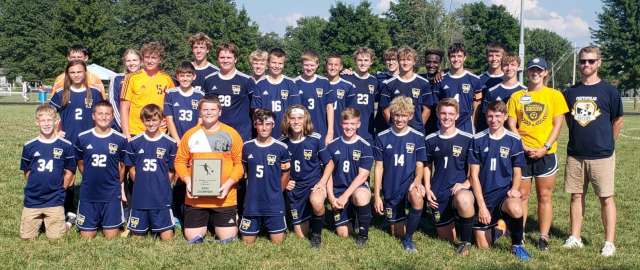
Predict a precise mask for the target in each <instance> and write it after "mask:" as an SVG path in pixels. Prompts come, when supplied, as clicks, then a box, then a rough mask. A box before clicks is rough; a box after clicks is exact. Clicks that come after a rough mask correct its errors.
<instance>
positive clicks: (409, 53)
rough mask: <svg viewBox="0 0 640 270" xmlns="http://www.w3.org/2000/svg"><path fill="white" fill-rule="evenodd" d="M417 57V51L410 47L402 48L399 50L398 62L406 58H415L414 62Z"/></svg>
mask: <svg viewBox="0 0 640 270" xmlns="http://www.w3.org/2000/svg"><path fill="white" fill-rule="evenodd" d="M416 56H417V53H416V50H414V49H413V48H411V47H409V46H402V47H400V49H399V50H398V60H400V58H404V57H411V58H413V60H416Z"/></svg>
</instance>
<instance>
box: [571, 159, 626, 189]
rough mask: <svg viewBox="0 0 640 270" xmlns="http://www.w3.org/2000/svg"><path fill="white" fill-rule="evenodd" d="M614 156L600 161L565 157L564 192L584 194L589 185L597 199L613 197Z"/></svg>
mask: <svg viewBox="0 0 640 270" xmlns="http://www.w3.org/2000/svg"><path fill="white" fill-rule="evenodd" d="M615 168H616V154H615V153H614V154H613V155H611V156H610V157H608V158H601V159H579V158H576V157H572V156H567V166H566V167H565V169H566V171H565V176H564V190H565V191H566V192H568V193H581V194H585V193H586V192H587V188H588V185H589V183H591V184H592V185H593V190H594V191H595V193H596V195H597V196H598V197H601V198H604V197H610V196H613V190H614V181H613V179H614V175H615Z"/></svg>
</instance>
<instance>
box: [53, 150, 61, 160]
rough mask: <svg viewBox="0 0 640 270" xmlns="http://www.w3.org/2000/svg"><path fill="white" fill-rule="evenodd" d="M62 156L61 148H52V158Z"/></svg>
mask: <svg viewBox="0 0 640 270" xmlns="http://www.w3.org/2000/svg"><path fill="white" fill-rule="evenodd" d="M60 157H62V149H61V148H53V158H55V159H60Z"/></svg>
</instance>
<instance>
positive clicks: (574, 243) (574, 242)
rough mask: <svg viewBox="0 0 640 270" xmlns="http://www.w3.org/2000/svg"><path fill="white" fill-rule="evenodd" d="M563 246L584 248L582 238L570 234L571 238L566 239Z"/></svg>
mask: <svg viewBox="0 0 640 270" xmlns="http://www.w3.org/2000/svg"><path fill="white" fill-rule="evenodd" d="M562 247H564V248H569V249H571V248H583V247H584V245H583V244H582V239H580V238H577V237H575V236H573V235H572V236H569V238H567V240H566V241H564V245H562Z"/></svg>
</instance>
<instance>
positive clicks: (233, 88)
mask: <svg viewBox="0 0 640 270" xmlns="http://www.w3.org/2000/svg"><path fill="white" fill-rule="evenodd" d="M231 91H232V92H233V94H234V95H239V94H240V85H237V84H234V85H231Z"/></svg>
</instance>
